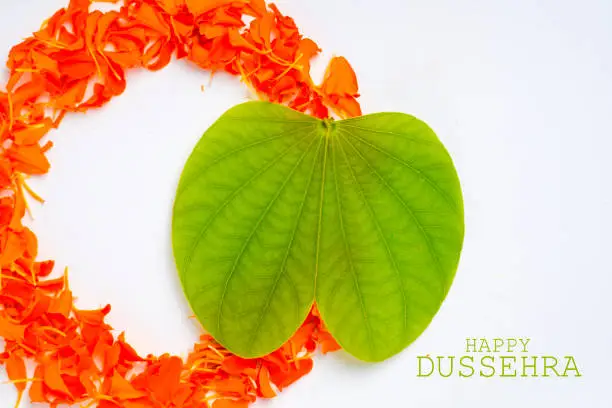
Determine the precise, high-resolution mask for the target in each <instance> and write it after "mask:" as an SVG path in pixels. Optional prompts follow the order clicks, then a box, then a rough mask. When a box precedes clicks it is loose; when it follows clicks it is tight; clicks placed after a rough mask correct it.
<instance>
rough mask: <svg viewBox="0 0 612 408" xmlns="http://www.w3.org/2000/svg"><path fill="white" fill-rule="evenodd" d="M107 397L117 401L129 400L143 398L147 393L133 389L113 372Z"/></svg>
mask: <svg viewBox="0 0 612 408" xmlns="http://www.w3.org/2000/svg"><path fill="white" fill-rule="evenodd" d="M109 395H111V396H112V397H115V398H117V399H118V400H129V399H136V398H141V397H144V396H145V395H147V393H146V392H144V391H140V390H137V389H136V388H134V386H132V384H130V382H129V381H128V380H126V379H125V378H123V377H122V376H121V375H119V374H118V373H117V372H116V371H115V372H114V373H113V376H112V378H111V387H110V392H109Z"/></svg>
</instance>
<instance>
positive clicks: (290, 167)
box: [173, 102, 463, 361]
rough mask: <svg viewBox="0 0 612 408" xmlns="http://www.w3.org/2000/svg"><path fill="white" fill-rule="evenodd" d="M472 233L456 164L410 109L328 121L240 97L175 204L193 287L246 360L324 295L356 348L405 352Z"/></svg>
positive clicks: (345, 341)
mask: <svg viewBox="0 0 612 408" xmlns="http://www.w3.org/2000/svg"><path fill="white" fill-rule="evenodd" d="M462 242H463V203H462V197H461V189H460V185H459V181H458V178H457V174H456V171H455V169H454V166H453V163H452V160H451V158H450V156H449V155H448V153H447V152H446V150H445V148H444V146H443V145H442V144H441V143H440V141H439V140H438V138H437V137H436V135H435V134H434V132H433V131H432V130H431V129H430V128H429V127H428V126H427V125H426V124H424V123H423V122H421V121H419V120H418V119H416V118H414V117H412V116H409V115H405V114H401V113H379V114H374V115H368V116H363V117H359V118H355V119H348V120H342V121H331V120H326V121H321V120H318V119H315V118H312V117H309V116H307V115H304V114H301V113H298V112H295V111H293V110H291V109H289V108H286V107H283V106H280V105H275V104H269V103H263V102H250V103H246V104H242V105H238V106H236V107H234V108H232V109H230V110H229V111H228V112H226V113H225V114H224V115H223V116H222V117H221V118H220V119H219V120H218V121H217V122H216V123H215V124H214V125H213V126H212V127H211V128H210V129H209V130H208V131H207V132H206V133H205V134H204V136H203V137H202V139H201V140H200V142H199V143H198V145H197V146H196V148H195V149H194V151H193V153H192V154H191V156H190V158H189V160H188V161H187V164H186V165H185V168H184V170H183V174H182V175H181V179H180V182H179V186H178V191H177V195H176V201H175V205H174V215H173V247H174V254H175V258H176V263H177V266H178V270H179V275H180V278H181V282H182V284H183V288H184V291H185V294H186V295H187V298H188V300H189V302H190V304H191V306H192V308H193V310H194V312H195V314H196V316H197V317H198V319H199V320H200V321H201V322H202V324H203V326H204V328H205V329H206V330H208V331H209V332H210V333H211V334H212V335H213V336H214V337H215V338H216V339H217V340H218V341H219V342H220V343H221V344H223V345H224V346H225V347H227V348H228V349H229V350H230V351H232V352H234V353H236V354H238V355H240V356H242V357H258V356H262V355H265V354H267V353H270V352H272V351H274V350H275V349H277V348H278V347H280V346H281V345H282V344H283V343H284V342H285V341H287V340H288V339H289V337H290V336H291V335H292V334H293V333H294V332H295V331H296V330H297V329H298V327H299V326H300V324H301V323H302V322H303V321H304V319H305V317H306V316H307V314H308V312H309V310H310V308H311V306H312V303H313V301H314V300H315V299H316V303H317V306H318V308H319V310H320V313H321V316H322V318H323V320H324V321H325V323H326V324H327V326H328V328H329V330H330V332H331V333H332V335H333V336H334V337H335V338H336V340H337V341H338V342H339V343H340V344H341V345H342V346H343V348H344V349H345V350H346V351H348V352H349V353H351V354H353V355H354V356H356V357H358V358H360V359H363V360H367V361H380V360H384V359H386V358H388V357H390V356H392V355H394V354H396V353H398V352H400V351H401V350H402V349H403V348H405V347H406V346H407V345H408V344H409V343H410V342H412V341H413V340H414V339H416V338H417V337H418V336H419V335H420V334H421V333H422V332H423V331H424V330H425V328H426V327H427V326H428V324H429V323H430V321H431V319H432V318H433V316H434V315H435V313H436V312H437V310H438V309H439V307H440V305H441V303H442V301H443V300H444V298H445V296H446V294H447V292H448V290H449V288H450V285H451V283H452V280H453V277H454V274H455V271H456V269H457V264H458V262H459V255H460V252H461V246H462Z"/></svg>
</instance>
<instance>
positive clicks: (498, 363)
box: [417, 338, 582, 378]
mask: <svg viewBox="0 0 612 408" xmlns="http://www.w3.org/2000/svg"><path fill="white" fill-rule="evenodd" d="M530 341H531V339H529V338H494V339H486V338H468V339H466V347H465V352H466V354H464V355H461V356H451V355H449V356H431V355H429V354H428V355H426V356H417V363H418V366H417V370H418V373H417V376H418V377H431V376H440V377H444V378H448V377H452V376H458V377H462V378H470V377H483V378H492V377H506V378H507V377H581V376H582V374H581V373H580V371H579V369H578V366H577V364H576V361H575V359H574V357H573V356H550V355H530V354H528V353H529V348H528V347H529V342H530ZM468 353H469V354H468Z"/></svg>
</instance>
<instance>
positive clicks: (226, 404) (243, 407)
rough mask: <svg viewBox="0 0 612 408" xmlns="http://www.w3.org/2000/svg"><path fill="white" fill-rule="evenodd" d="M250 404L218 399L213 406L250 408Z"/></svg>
mask: <svg viewBox="0 0 612 408" xmlns="http://www.w3.org/2000/svg"><path fill="white" fill-rule="evenodd" d="M248 406H249V402H248V401H243V400H233V399H218V400H215V402H213V404H212V408H248Z"/></svg>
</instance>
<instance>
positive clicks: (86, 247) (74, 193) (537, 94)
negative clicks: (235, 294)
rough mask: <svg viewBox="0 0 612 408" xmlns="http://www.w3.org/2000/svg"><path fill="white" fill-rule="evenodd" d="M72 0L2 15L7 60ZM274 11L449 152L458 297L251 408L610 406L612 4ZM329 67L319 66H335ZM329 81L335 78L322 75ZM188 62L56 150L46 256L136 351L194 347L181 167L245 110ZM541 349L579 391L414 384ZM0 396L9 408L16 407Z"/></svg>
mask: <svg viewBox="0 0 612 408" xmlns="http://www.w3.org/2000/svg"><path fill="white" fill-rule="evenodd" d="M64 3H65V0H38V1H35V0H23V1H3V2H1V3H0V54H2V55H6V54H7V52H8V50H9V47H10V46H11V45H12V44H15V43H17V42H18V41H19V40H20V39H21V38H22V37H24V36H26V35H27V34H28V33H29V32H31V31H32V30H34V29H36V28H37V27H38V26H39V24H40V23H41V22H42V21H43V19H44V18H46V17H48V16H50V15H51V14H52V12H53V11H55V10H56V9H57V8H58V7H60V6H63V5H64ZM278 3H279V6H280V8H281V10H283V11H284V12H286V13H287V14H288V15H290V16H292V17H294V18H295V19H296V20H297V22H298V25H299V26H300V27H301V28H302V30H304V32H305V33H306V34H307V35H309V36H311V37H312V38H313V39H315V40H316V41H317V42H318V43H319V44H320V45H321V46H322V47H323V48H324V50H325V51H326V57H327V56H329V55H331V54H339V55H345V56H346V57H347V58H348V59H349V60H350V61H351V63H352V64H353V65H354V67H355V69H356V70H357V73H358V77H359V80H360V85H361V91H362V95H363V97H362V99H361V101H362V104H363V108H364V111H365V112H367V113H368V112H375V111H382V110H395V111H404V112H407V113H412V114H415V115H416V116H418V117H420V118H421V119H423V120H425V121H426V122H428V123H429V124H430V125H431V126H432V127H433V128H434V129H435V130H436V131H437V133H438V134H439V136H440V138H441V139H442V140H443V142H445V144H446V145H447V147H448V148H449V150H450V151H451V153H452V155H453V157H454V159H455V162H456V165H457V167H458V170H459V173H460V176H461V180H462V183H463V188H464V195H465V208H466V223H467V235H466V240H465V250H464V253H463V257H462V261H461V265H460V268H459V271H458V273H457V278H456V281H455V284H454V286H453V288H452V290H451V293H450V295H449V297H448V299H447V301H446V302H445V304H444V306H443V308H442V310H441V311H440V313H439V314H438V316H437V317H436V319H435V320H434V322H433V324H432V325H431V326H430V328H429V329H428V330H427V331H426V333H425V334H424V335H423V336H422V337H421V338H420V339H419V340H418V341H417V342H416V343H415V344H413V345H412V346H411V347H410V348H409V349H407V350H406V351H405V352H404V353H402V354H401V355H400V356H398V357H397V358H395V359H392V360H391V361H388V362H386V363H384V364H380V365H376V366H365V365H360V364H357V363H354V362H352V361H350V360H348V359H347V358H345V357H343V356H342V355H341V354H337V355H333V356H327V357H319V358H317V360H316V364H315V369H314V372H313V374H311V375H309V376H307V377H306V378H304V379H302V380H301V381H299V382H298V383H297V384H296V385H294V386H293V387H291V388H290V389H288V390H287V391H286V392H284V393H283V394H282V395H281V396H280V397H279V398H277V399H275V400H273V401H271V402H269V403H262V404H260V405H258V406H268V407H274V408H283V407H292V408H311V407H324V408H328V407H329V408H332V407H337V406H340V405H342V406H347V407H348V406H350V407H360V408H365V407H371V406H375V405H374V404H376V405H377V406H384V407H427V408H437V407H459V408H464V407H474V408H476V407H491V406H494V407H497V408H505V407H562V408H565V407H567V408H574V407H589V408H610V407H612V395H611V394H610V392H609V387H610V384H611V380H612V327H611V325H610V312H611V311H612V300H611V299H612V296H611V295H610V290H611V287H612V277H611V276H612V267H611V266H610V256H609V253H610V250H611V245H612V238H611V237H612V234H611V233H610V231H612V216H611V215H610V214H611V213H610V208H611V206H612V192H611V189H610V181H609V176H610V175H612V160H610V158H609V157H610V151H611V149H612V141H611V138H612V121H610V118H609V115H610V111H611V108H612V45H611V43H610V41H611V39H612V24H611V22H612V2H610V1H609V0H599V1H598V0H588V1H587V0H584V1H580V2H578V1H569V0H568V1H560V0H556V1H553V0H550V1H546V0H538V1H534V0H498V1H490V0H463V1H454V0H377V1H376V2H372V1H368V0H333V1H330V0H309V1H301V0H281V1H279V2H278ZM323 62H324V61H322V62H321V63H323ZM317 68H318V71H319V72H321V71H322V69H323V68H322V65H319V66H318V67H317ZM202 84H205V85H207V84H208V74H207V73H204V72H201V71H198V70H196V69H192V68H189V67H187V66H186V65H185V64H184V63H175V64H173V65H172V66H170V67H168V68H166V69H165V70H163V71H162V72H159V73H155V74H152V73H146V72H134V73H131V74H130V75H129V79H128V90H127V92H126V93H125V94H124V95H123V96H121V97H119V98H116V100H114V101H113V102H112V103H111V104H109V105H108V107H106V108H104V109H103V110H100V111H97V112H91V113H88V114H87V115H85V116H71V117H69V118H68V119H67V120H66V121H65V122H64V124H63V125H62V126H61V127H60V129H59V131H57V132H56V133H55V134H54V135H53V140H54V141H55V142H56V147H54V148H53V150H52V151H51V153H50V159H51V163H52V171H51V173H50V174H49V176H47V177H44V178H42V179H40V180H36V182H33V183H32V185H33V187H34V188H35V189H36V190H37V191H38V192H39V193H41V194H42V195H43V196H44V197H45V198H46V199H47V203H46V204H45V205H44V206H42V207H36V208H35V209H34V214H35V217H36V220H35V221H34V222H33V227H34V229H35V231H36V233H37V234H38V236H39V239H40V247H41V255H42V256H43V257H44V256H49V257H53V258H55V259H56V260H57V261H58V264H59V265H58V266H59V269H58V270H60V269H61V268H62V267H63V266H64V265H68V266H69V267H70V270H71V275H70V279H71V284H72V287H73V290H74V292H75V294H77V296H79V297H80V298H81V300H79V301H78V302H79V303H78V304H79V305H80V306H81V307H96V306H99V305H103V304H106V303H111V304H112V305H113V312H112V314H111V316H110V321H111V323H112V324H113V326H115V327H116V328H117V329H119V330H124V329H128V332H127V337H128V339H129V340H130V341H131V342H133V344H134V345H135V346H136V347H137V349H138V350H139V351H140V352H142V353H147V352H154V353H159V352H164V351H170V352H175V353H184V352H186V350H188V349H189V347H190V346H191V345H192V343H193V341H194V340H195V339H196V336H197V330H196V329H195V325H194V324H192V323H191V322H190V321H189V319H188V314H189V312H188V308H187V307H186V306H185V301H184V299H183V296H182V293H181V290H180V288H179V287H178V285H177V279H176V277H175V270H174V266H173V263H172V258H171V250H170V242H169V234H170V211H171V202H172V199H173V195H174V189H175V184H176V182H177V179H178V175H179V172H180V169H181V167H182V165H183V163H184V160H185V159H186V157H187V155H188V153H189V152H190V150H191V148H192V146H193V145H194V144H195V142H196V140H197V139H198V138H199V137H200V135H201V134H202V132H203V131H204V130H205V129H206V128H207V127H208V126H209V125H210V124H211V123H212V122H213V121H214V120H215V119H216V118H217V116H218V115H220V114H221V113H222V112H224V111H225V110H226V109H227V108H229V107H230V106H232V105H233V104H236V103H238V102H241V101H243V100H245V97H246V91H245V88H244V87H243V85H241V84H240V83H239V82H238V81H237V80H236V79H233V78H232V79H227V78H217V79H215V81H214V82H213V85H212V87H208V88H207V90H206V91H205V92H201V90H200V85H202ZM506 336H510V337H530V338H531V339H532V340H531V344H530V353H531V354H535V355H543V354H548V355H561V356H564V355H574V356H575V358H576V361H577V363H578V366H579V368H580V370H581V371H582V374H583V377H581V378H578V379H576V378H558V379H555V378H539V379H523V378H516V379H515V378H512V379H507V378H506V379H504V378H492V379H481V378H476V377H474V378H468V379H465V378H458V377H453V378H449V379H441V378H439V377H438V378H433V377H432V378H417V377H416V373H417V371H416V370H417V369H416V356H417V355H423V354H428V353H431V354H433V355H448V354H454V355H460V354H462V353H463V349H464V347H465V344H464V343H465V338H466V337H489V338H491V337H506ZM13 395H14V394H13V390H12V389H11V386H8V385H5V386H2V387H0V408H4V407H9V406H12V404H13V402H12V401H14V400H13Z"/></svg>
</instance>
